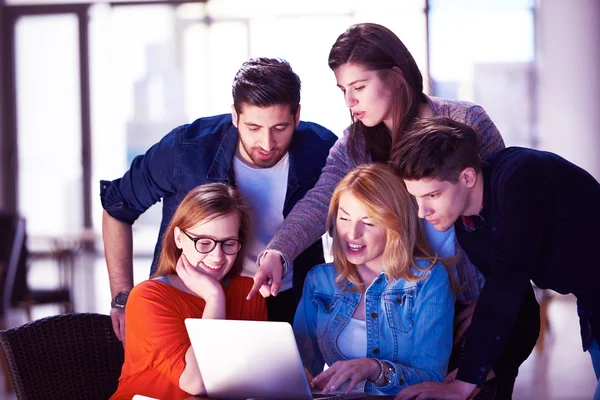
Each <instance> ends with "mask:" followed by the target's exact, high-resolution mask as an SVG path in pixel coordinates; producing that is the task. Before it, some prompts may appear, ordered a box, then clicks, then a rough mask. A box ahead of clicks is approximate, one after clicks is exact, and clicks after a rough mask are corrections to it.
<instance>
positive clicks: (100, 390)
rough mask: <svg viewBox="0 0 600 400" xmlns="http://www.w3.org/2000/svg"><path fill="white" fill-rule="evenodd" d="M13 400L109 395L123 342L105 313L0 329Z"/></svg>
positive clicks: (114, 384) (0, 345) (58, 317)
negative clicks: (14, 399)
mask: <svg viewBox="0 0 600 400" xmlns="http://www.w3.org/2000/svg"><path fill="white" fill-rule="evenodd" d="M0 348H1V349H2V351H3V353H4V355H5V357H6V361H7V363H8V367H9V371H10V377H11V379H12V383H13V386H14V389H15V393H16V395H17V399H46V400H52V399H60V400H64V399H98V400H106V399H108V398H109V397H110V396H111V395H112V394H113V393H114V392H115V391H116V389H117V385H118V379H119V376H120V374H121V367H122V365H123V357H124V354H123V345H122V344H121V342H120V341H119V340H118V339H117V337H116V336H115V334H114V332H113V328H112V323H111V319H110V317H109V316H108V315H102V314H95V313H70V314H59V315H54V316H50V317H46V318H42V319H39V320H36V321H33V322H28V323H26V324H25V325H22V326H19V327H16V328H12V329H8V330H3V331H0Z"/></svg>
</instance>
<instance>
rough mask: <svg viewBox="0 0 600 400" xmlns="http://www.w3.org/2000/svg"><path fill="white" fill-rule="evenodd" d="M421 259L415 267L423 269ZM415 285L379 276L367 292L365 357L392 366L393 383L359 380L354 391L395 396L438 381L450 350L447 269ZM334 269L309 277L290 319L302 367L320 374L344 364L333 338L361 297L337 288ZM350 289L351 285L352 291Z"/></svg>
mask: <svg viewBox="0 0 600 400" xmlns="http://www.w3.org/2000/svg"><path fill="white" fill-rule="evenodd" d="M427 265H428V263H427V262H425V261H423V260H420V261H418V262H417V266H419V267H421V268H424V267H426V266H427ZM413 272H414V273H415V274H416V276H425V279H423V280H421V281H417V282H407V281H406V280H403V279H395V280H393V281H391V282H390V281H389V280H388V278H387V277H386V275H385V274H384V273H383V272H382V273H380V274H379V276H378V277H377V278H376V279H375V281H374V282H373V284H371V286H369V287H368V288H367V290H366V296H367V297H366V326H367V354H365V357H368V358H378V359H380V360H385V361H387V362H389V363H390V364H391V365H393V367H394V369H395V374H394V375H395V378H394V380H393V381H392V382H390V383H389V384H388V385H387V386H376V385H375V384H373V383H372V382H370V381H362V382H360V384H359V385H357V390H359V391H364V392H366V393H370V394H380V395H394V394H396V393H398V392H399V391H400V390H402V389H404V388H405V387H407V386H409V385H414V384H416V383H420V382H427V381H437V382H441V381H442V380H443V379H444V377H445V376H446V372H447V371H446V370H447V366H448V359H449V358H450V352H451V350H452V324H453V319H454V295H453V294H452V289H451V286H450V280H449V278H448V273H447V271H446V269H445V267H444V266H443V265H442V264H440V263H437V264H436V265H434V266H433V267H432V268H431V269H429V270H426V271H417V270H413ZM336 275H337V272H336V269H335V267H334V266H333V264H322V265H318V266H316V267H314V268H313V269H311V270H310V272H309V273H308V276H307V277H306V281H305V282H304V292H303V295H302V300H301V301H300V304H299V305H298V309H297V310H296V316H295V318H294V334H295V336H296V341H297V343H298V349H299V351H300V356H301V358H302V363H303V364H304V367H305V368H306V369H308V371H309V372H310V373H311V374H312V375H313V376H316V375H318V374H319V373H320V372H321V371H322V370H323V367H324V364H327V365H332V364H333V363H334V362H336V361H340V360H346V358H345V357H344V356H343V355H342V354H340V351H339V348H338V345H337V338H338V335H339V333H340V331H341V330H342V329H343V328H344V326H346V324H347V323H348V321H349V320H350V318H351V317H352V314H353V313H354V310H355V309H356V307H357V306H358V304H359V301H360V299H361V293H360V292H347V291H343V290H342V289H341V288H340V287H339V286H337V285H336V283H335V277H336ZM352 286H353V285H352V284H350V286H349V287H350V288H351V287H352Z"/></svg>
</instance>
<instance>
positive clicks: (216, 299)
mask: <svg viewBox="0 0 600 400" xmlns="http://www.w3.org/2000/svg"><path fill="white" fill-rule="evenodd" d="M176 271H177V275H178V276H179V278H180V279H181V281H182V282H183V284H184V285H185V286H186V287H187V288H188V289H190V290H191V291H193V292H194V293H196V295H198V296H199V297H201V298H203V299H204V301H206V305H205V306H204V312H203V313H202V318H203V319H225V302H226V300H225V292H224V291H223V287H222V286H221V283H220V282H218V281H216V280H215V279H213V278H211V277H209V276H207V275H204V274H203V273H201V272H199V271H197V270H196V269H195V268H194V267H193V266H192V265H191V264H190V263H189V261H188V260H187V259H186V258H185V256H184V255H181V257H180V258H179V260H178V262H177V268H176ZM179 387H180V388H181V390H183V391H185V392H187V393H190V394H194V395H197V394H201V395H203V394H205V393H206V389H205V387H204V381H203V380H202V374H200V369H199V368H198V362H197V361H196V356H195V354H194V350H192V347H191V346H190V348H189V349H188V350H187V352H186V353H185V368H184V369H183V372H182V373H181V376H180V377H179Z"/></svg>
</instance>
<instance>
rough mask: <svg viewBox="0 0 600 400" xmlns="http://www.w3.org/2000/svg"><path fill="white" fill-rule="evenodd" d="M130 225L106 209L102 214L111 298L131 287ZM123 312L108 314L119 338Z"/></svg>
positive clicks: (123, 320) (131, 246) (122, 329)
mask: <svg viewBox="0 0 600 400" xmlns="http://www.w3.org/2000/svg"><path fill="white" fill-rule="evenodd" d="M132 236H133V235H132V232H131V225H129V224H128V223H126V222H122V221H119V220H118V219H116V218H114V217H112V216H111V215H110V214H109V213H108V212H106V210H104V212H103V214H102V239H103V241H104V256H105V258H106V266H107V268H108V280H109V284H110V293H111V298H114V297H115V296H116V294H117V293H119V292H123V291H126V292H128V291H130V290H131V289H132V288H133V257H132V253H133V238H132ZM124 314H125V313H124V312H123V310H122V309H116V308H115V309H112V310H111V312H110V316H111V319H112V323H113V329H114V331H115V334H116V335H117V337H118V338H119V340H123V339H124V338H125V315H124Z"/></svg>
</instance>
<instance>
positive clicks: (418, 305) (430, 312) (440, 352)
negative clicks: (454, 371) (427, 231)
mask: <svg viewBox="0 0 600 400" xmlns="http://www.w3.org/2000/svg"><path fill="white" fill-rule="evenodd" d="M430 271H431V274H430V276H429V277H428V278H427V279H425V280H424V281H423V285H422V286H421V289H420V291H419V294H418V296H417V300H416V301H415V305H414V308H413V316H414V326H413V332H414V333H413V338H414V341H413V354H412V356H411V359H410V363H409V364H408V365H405V364H400V363H394V362H392V361H390V360H382V361H386V362H387V363H389V364H390V365H392V366H393V367H394V370H395V374H394V377H395V378H394V380H393V381H392V382H390V383H389V384H388V385H387V386H383V387H379V386H377V388H378V389H379V390H380V391H381V392H383V393H385V394H386V395H395V394H396V393H398V392H399V391H400V389H403V388H405V387H406V386H410V385H414V384H417V383H421V382H442V381H443V380H444V377H445V376H446V373H447V368H448V359H449V358H450V353H451V351H452V328H453V321H454V295H453V293H452V287H451V285H450V279H449V277H448V272H447V271H446V268H445V267H444V266H443V265H442V264H440V263H438V264H436V265H435V266H434V267H433V268H432V269H431V270H430Z"/></svg>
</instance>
